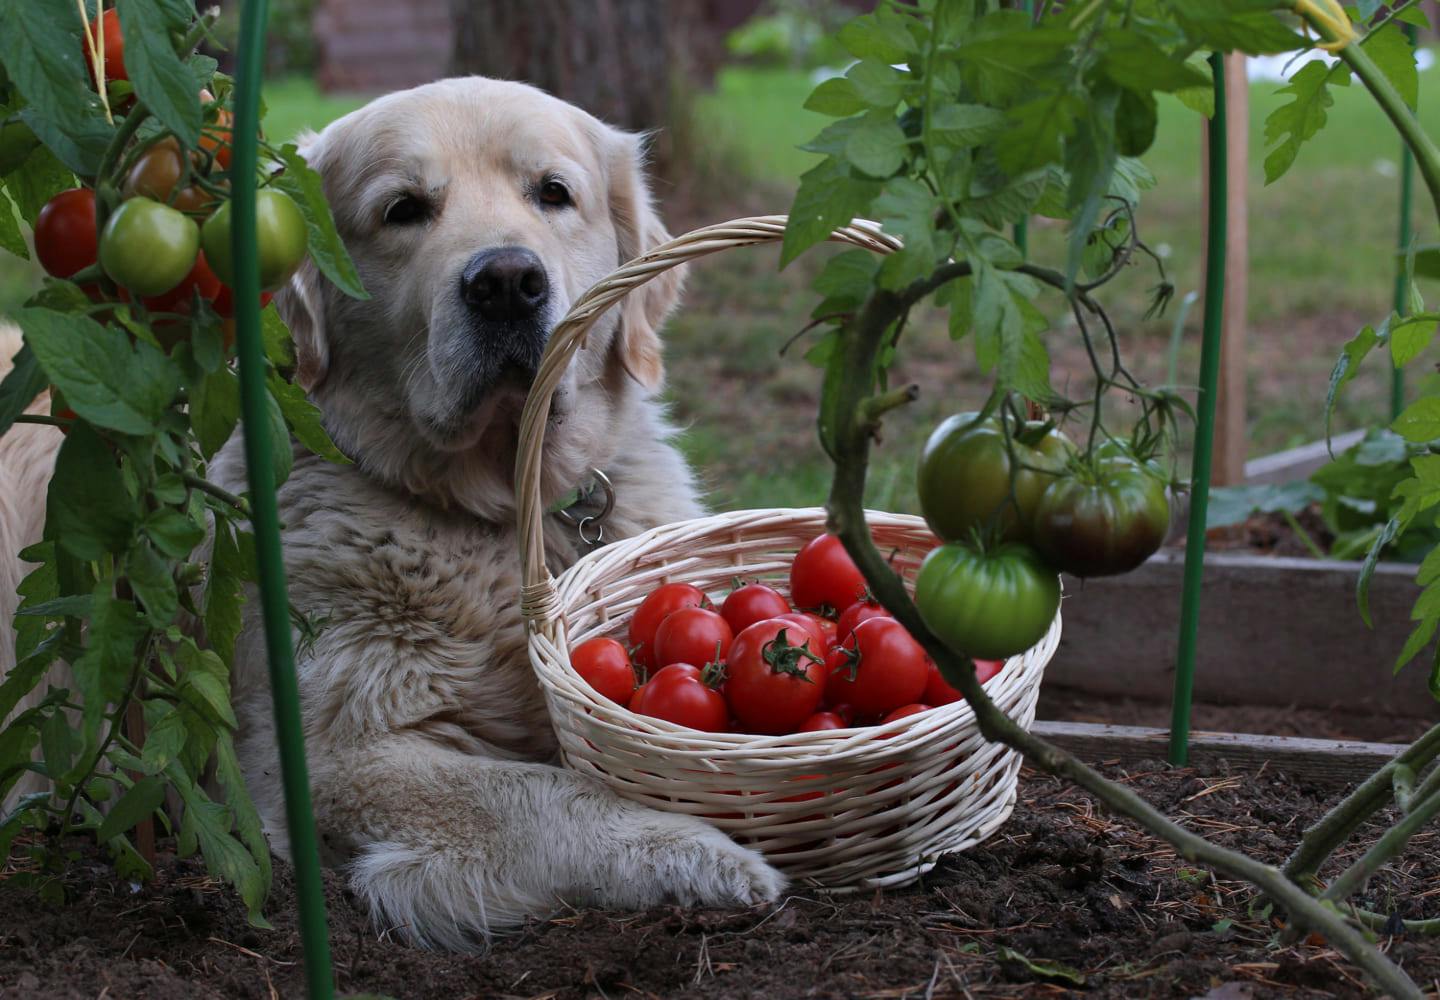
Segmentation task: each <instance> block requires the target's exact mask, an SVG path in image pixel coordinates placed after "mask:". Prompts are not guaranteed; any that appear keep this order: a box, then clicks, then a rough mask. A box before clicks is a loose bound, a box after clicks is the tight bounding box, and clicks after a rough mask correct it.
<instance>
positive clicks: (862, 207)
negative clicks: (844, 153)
mask: <svg viewBox="0 0 1440 1000" xmlns="http://www.w3.org/2000/svg"><path fill="white" fill-rule="evenodd" d="M879 193H880V185H879V183H878V182H876V181H872V180H864V179H861V178H857V177H854V176H852V175H851V173H850V171H849V169H848V168H847V167H846V165H845V164H844V163H843V162H841V161H839V160H837V159H834V158H833V157H832V158H830V159H828V160H825V161H824V162H822V163H820V164H819V165H818V166H815V167H812V168H811V169H809V170H807V171H805V173H803V174H802V175H801V176H800V188H799V190H797V191H796V192H795V203H794V204H793V205H792V206H791V208H790V217H789V219H788V221H787V222H786V224H785V238H784V241H783V242H782V244H781V250H780V266H781V267H784V266H785V265H786V264H789V263H790V262H791V261H792V260H794V259H795V258H796V257H798V256H800V254H802V253H804V252H805V251H806V250H808V249H810V248H811V247H813V246H814V245H815V244H817V243H822V242H824V241H825V240H826V239H827V238H828V237H829V236H830V233H831V232H832V231H834V230H835V229H836V228H838V227H840V226H844V225H848V224H849V223H850V221H851V220H852V219H854V218H855V217H856V216H858V215H862V214H863V213H864V212H865V211H866V210H867V209H869V207H870V205H871V203H872V202H873V201H874V200H875V196H876V195H878V194H879Z"/></svg>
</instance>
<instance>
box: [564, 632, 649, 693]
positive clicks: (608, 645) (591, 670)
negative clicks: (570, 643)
mask: <svg viewBox="0 0 1440 1000" xmlns="http://www.w3.org/2000/svg"><path fill="white" fill-rule="evenodd" d="M570 665H571V666H572V667H574V668H575V672H576V673H577V674H579V675H580V676H581V677H583V678H584V679H585V683H586V684H589V685H590V686H591V687H592V688H594V689H595V691H596V693H597V694H600V695H603V696H604V697H606V698H609V699H610V700H611V701H613V702H614V703H615V704H617V705H619V706H620V707H622V708H623V707H625V706H626V705H628V704H630V697H631V696H632V695H633V694H634V693H635V668H634V667H633V666H632V665H631V664H630V654H629V653H627V652H625V647H624V646H623V645H621V644H620V643H618V642H616V641H615V640H614V639H603V638H597V639H586V640H585V641H584V642H582V643H581V644H580V645H578V646H576V647H575V648H574V649H572V650H571V651H570Z"/></svg>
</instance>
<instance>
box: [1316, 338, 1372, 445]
mask: <svg viewBox="0 0 1440 1000" xmlns="http://www.w3.org/2000/svg"><path fill="white" fill-rule="evenodd" d="M1379 342H1380V337H1379V335H1377V334H1376V333H1375V331H1374V329H1372V328H1371V327H1368V326H1366V327H1363V328H1362V329H1361V330H1360V332H1359V333H1357V334H1355V336H1353V337H1351V338H1350V339H1349V340H1348V341H1346V343H1345V346H1344V347H1343V348H1342V349H1341V351H1340V357H1338V358H1336V359H1335V367H1334V368H1332V369H1331V370H1330V385H1329V387H1328V388H1327V389H1326V390H1325V447H1326V449H1327V450H1328V451H1329V453H1330V457H1331V458H1334V457H1335V451H1334V449H1331V448H1330V424H1331V419H1332V418H1333V417H1334V415H1335V403H1336V401H1337V400H1338V399H1339V398H1340V390H1342V389H1344V388H1345V386H1346V385H1347V384H1349V383H1350V382H1351V381H1353V380H1354V378H1355V376H1356V375H1358V374H1359V373H1360V362H1361V361H1363V360H1365V355H1367V354H1369V353H1370V350H1371V348H1373V347H1374V346H1375V345H1376V344H1378V343H1379Z"/></svg>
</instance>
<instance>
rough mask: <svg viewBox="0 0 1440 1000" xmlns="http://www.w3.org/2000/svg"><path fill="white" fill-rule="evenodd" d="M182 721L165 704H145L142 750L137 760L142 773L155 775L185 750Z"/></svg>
mask: <svg viewBox="0 0 1440 1000" xmlns="http://www.w3.org/2000/svg"><path fill="white" fill-rule="evenodd" d="M185 737H186V731H185V717H184V716H183V715H182V714H181V713H180V712H179V711H178V710H177V709H176V708H175V706H174V705H171V704H170V703H169V702H167V701H159V700H155V701H147V702H146V703H145V746H144V748H143V749H142V750H141V751H140V757H141V759H142V760H143V761H144V762H145V768H146V772H147V773H149V774H159V773H160V772H161V771H163V770H165V768H167V767H169V766H170V762H171V761H173V760H176V759H178V758H179V756H180V752H181V750H183V749H184V747H185Z"/></svg>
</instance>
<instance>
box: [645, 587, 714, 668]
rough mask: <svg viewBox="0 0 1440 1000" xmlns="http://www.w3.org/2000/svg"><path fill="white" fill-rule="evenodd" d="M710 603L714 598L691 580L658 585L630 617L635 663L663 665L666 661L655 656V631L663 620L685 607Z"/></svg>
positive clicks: (652, 665)
mask: <svg viewBox="0 0 1440 1000" xmlns="http://www.w3.org/2000/svg"><path fill="white" fill-rule="evenodd" d="M709 603H710V599H709V598H707V597H706V596H705V594H704V593H703V592H702V591H701V590H700V588H699V587H692V586H690V584H688V583H667V584H665V585H663V586H660V587H657V588H655V590H654V591H652V592H651V594H650V596H649V597H647V598H645V600H644V601H642V602H641V603H640V607H638V608H636V609H635V617H634V618H631V619H630V649H631V652H632V653H633V654H634V656H635V662H636V663H638V664H640V665H641V666H642V667H646V668H648V669H654V668H655V667H658V666H662V665H663V661H660V662H657V661H656V657H655V655H654V653H655V631H656V629H658V628H659V627H660V623H661V622H663V621H664V620H665V619H666V618H668V617H670V615H671V614H673V613H674V612H676V611H679V610H680V609H681V608H703V607H705V606H706V605H707V604H709Z"/></svg>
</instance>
